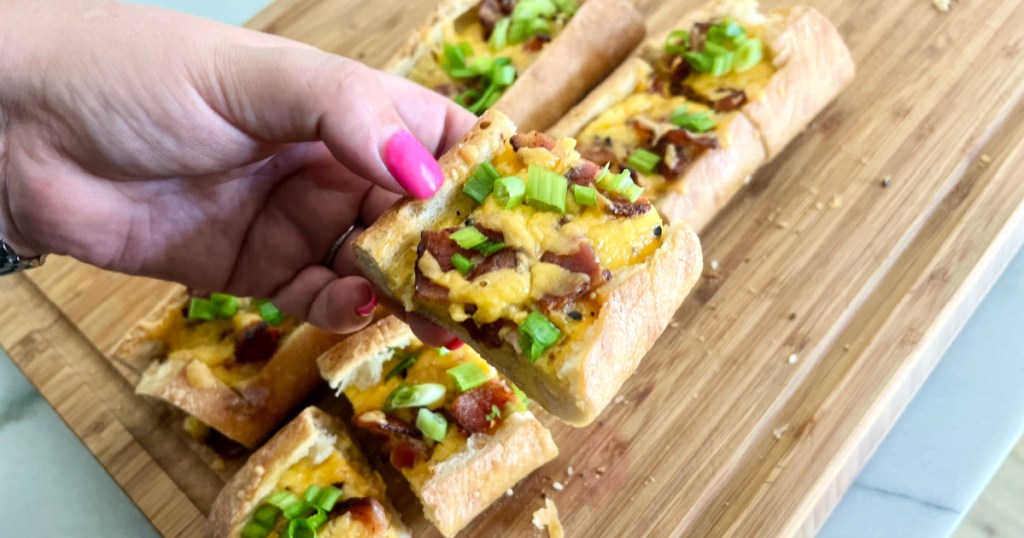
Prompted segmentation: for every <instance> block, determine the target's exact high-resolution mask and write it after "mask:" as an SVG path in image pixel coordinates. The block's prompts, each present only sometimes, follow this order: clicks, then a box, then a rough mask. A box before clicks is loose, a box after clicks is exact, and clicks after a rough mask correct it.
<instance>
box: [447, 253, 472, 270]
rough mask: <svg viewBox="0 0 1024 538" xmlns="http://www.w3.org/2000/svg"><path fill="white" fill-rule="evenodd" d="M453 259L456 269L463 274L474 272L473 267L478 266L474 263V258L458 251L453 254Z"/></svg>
mask: <svg viewBox="0 0 1024 538" xmlns="http://www.w3.org/2000/svg"><path fill="white" fill-rule="evenodd" d="M451 261H452V265H453V266H454V267H455V269H456V270H457V271H458V272H459V273H461V274H462V275H468V274H469V273H471V272H473V269H475V268H476V264H475V263H473V260H471V259H469V258H467V257H465V256H463V255H462V254H460V253H458V252H456V253H455V254H452V260H451Z"/></svg>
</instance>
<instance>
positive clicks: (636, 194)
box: [622, 184, 644, 203]
mask: <svg viewBox="0 0 1024 538" xmlns="http://www.w3.org/2000/svg"><path fill="white" fill-rule="evenodd" d="M643 193H644V188H643V187H641V186H640V185H636V184H634V185H630V186H629V187H626V190H625V192H623V193H622V194H623V195H625V196H626V199H627V200H629V203H633V202H635V201H637V200H639V199H640V196H641V195H643Z"/></svg>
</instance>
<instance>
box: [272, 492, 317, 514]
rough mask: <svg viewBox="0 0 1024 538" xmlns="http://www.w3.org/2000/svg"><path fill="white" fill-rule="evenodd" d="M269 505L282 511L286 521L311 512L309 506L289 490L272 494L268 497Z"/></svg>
mask: <svg viewBox="0 0 1024 538" xmlns="http://www.w3.org/2000/svg"><path fill="white" fill-rule="evenodd" d="M267 504H269V505H271V506H274V507H276V508H278V509H279V510H281V512H282V513H283V514H284V517H285V518H286V519H295V518H297V517H299V516H300V515H303V514H305V513H306V512H307V511H308V510H309V505H307V504H306V502H305V501H303V500H302V499H300V498H299V496H298V495H296V494H294V493H292V492H290V491H288V490H281V491H278V492H276V493H272V494H271V495H270V497H267Z"/></svg>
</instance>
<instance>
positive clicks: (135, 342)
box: [114, 288, 344, 448]
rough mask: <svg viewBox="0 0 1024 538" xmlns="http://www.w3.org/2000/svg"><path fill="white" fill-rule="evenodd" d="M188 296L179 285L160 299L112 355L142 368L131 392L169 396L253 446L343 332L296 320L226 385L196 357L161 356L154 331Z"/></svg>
mask: <svg viewBox="0 0 1024 538" xmlns="http://www.w3.org/2000/svg"><path fill="white" fill-rule="evenodd" d="M188 300H189V296H188V293H187V291H186V290H185V289H184V288H181V289H179V290H177V291H176V292H175V293H174V294H172V295H171V296H170V297H168V298H167V299H166V300H164V301H162V302H161V303H160V304H159V305H158V306H157V307H156V308H155V309H154V310H153V311H152V312H151V313H150V315H149V316H147V317H146V319H144V320H142V321H141V322H139V323H138V324H137V325H136V326H135V327H134V328H133V329H132V330H131V331H130V332H129V333H128V335H127V336H125V338H124V339H123V340H122V341H121V342H120V343H119V344H118V346H117V347H116V350H115V351H114V357H115V358H117V359H119V360H122V361H124V362H126V363H128V364H131V365H135V366H140V367H144V368H145V371H144V372H143V374H142V379H141V380H140V381H139V384H138V385H137V386H136V388H135V392H136V393H138V394H143V395H147V396H152V397H155V398H160V399H162V400H165V401H167V402H170V403H171V404H173V405H174V406H176V407H178V408H180V409H181V410H183V411H185V412H186V413H188V414H190V415H192V416H194V417H196V418H197V419H199V420H200V421H202V422H203V423H205V424H207V425H209V426H210V427H212V428H214V429H216V430H217V431H219V432H221V433H222V434H224V435H225V436H226V437H228V438H230V439H232V440H234V441H236V442H238V443H241V444H242V445H245V446H246V447H249V448H255V447H256V446H258V445H259V443H260V442H261V441H263V440H264V439H266V437H267V436H268V435H269V434H270V433H271V432H272V431H273V430H274V428H276V427H277V426H278V425H280V423H281V421H283V420H284V419H285V418H286V417H287V416H288V413H289V412H291V411H292V409H294V408H295V406H297V405H298V404H299V403H301V402H302V400H303V399H305V397H306V396H307V395H309V393H310V392H312V391H313V389H315V388H316V386H317V385H318V384H320V383H321V382H322V380H321V378H320V373H319V371H318V370H317V368H316V358H317V357H318V356H319V355H320V354H321V353H323V352H324V351H326V350H328V349H330V347H331V346H333V345H334V344H336V343H338V342H340V341H341V340H343V339H344V336H341V335H336V334H331V333H327V332H324V331H321V330H319V329H316V328H314V327H312V326H311V325H305V324H303V325H300V326H299V327H298V328H296V329H295V330H294V331H293V332H292V333H291V334H290V335H288V337H287V338H285V339H284V341H283V342H282V343H281V344H280V347H279V348H278V350H277V352H276V353H275V354H274V356H273V357H272V358H271V359H270V361H269V362H268V363H267V364H266V365H265V366H264V367H263V369H262V370H261V371H260V372H259V373H258V374H256V376H255V377H254V378H252V379H250V380H248V381H247V382H246V383H245V384H244V385H243V386H240V387H231V386H229V385H228V384H226V383H224V382H223V381H221V380H220V379H218V378H217V377H216V376H215V375H214V373H213V372H212V371H211V370H210V368H209V367H208V366H207V365H206V364H205V363H203V362H202V361H200V360H197V359H191V360H167V352H168V350H167V349H166V346H165V345H164V344H163V343H162V341H161V338H160V335H161V334H163V333H164V332H165V331H166V329H167V327H168V326H169V324H170V323H171V321H172V320H173V317H174V316H180V315H181V314H180V312H181V310H182V309H183V308H185V307H186V305H187V304H188Z"/></svg>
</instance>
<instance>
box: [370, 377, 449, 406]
mask: <svg viewBox="0 0 1024 538" xmlns="http://www.w3.org/2000/svg"><path fill="white" fill-rule="evenodd" d="M447 391H448V389H446V388H445V387H444V385H442V384H440V383H420V384H418V385H401V386H399V387H398V388H396V389H395V390H393V391H391V394H389V395H388V397H387V400H386V401H385V404H384V411H385V412H390V411H393V410H395V409H406V408H409V407H426V406H428V405H433V404H435V403H437V402H440V401H441V400H443V399H444V395H445V392H447Z"/></svg>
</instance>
